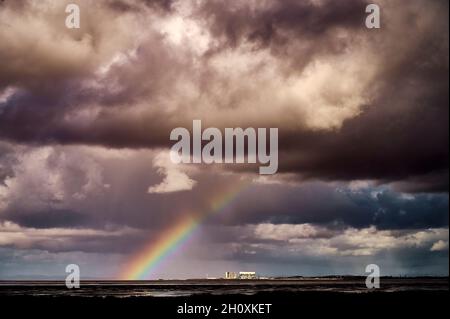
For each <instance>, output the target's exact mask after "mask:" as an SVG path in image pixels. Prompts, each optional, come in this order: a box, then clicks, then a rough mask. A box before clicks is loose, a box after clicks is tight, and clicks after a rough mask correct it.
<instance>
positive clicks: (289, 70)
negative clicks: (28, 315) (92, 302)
mask: <svg viewBox="0 0 450 319" xmlns="http://www.w3.org/2000/svg"><path fill="white" fill-rule="evenodd" d="M72 2H73V3H76V4H77V5H78V6H79V8H80V16H81V20H80V24H79V28H78V27H77V25H76V24H74V25H73V26H74V27H73V28H67V27H66V25H65V21H66V17H67V15H68V13H66V12H65V8H66V5H67V4H68V3H69V2H68V1H56V2H55V1H50V0H42V1H33V0H16V1H9V0H5V1H2V2H0V279H11V278H12V279H14V278H24V277H27V278H33V277H36V278H49V277H56V278H59V277H58V276H63V275H64V267H65V265H67V264H71V263H76V264H78V265H80V267H81V269H83V272H85V274H86V275H87V276H88V277H90V278H112V279H114V278H118V277H120V274H122V273H123V271H124V269H126V268H127V267H128V266H129V263H130V261H131V259H132V258H133V256H136V254H137V255H139V253H140V251H141V250H142V249H144V248H146V247H147V248H148V247H149V246H148V245H149V242H150V243H151V242H159V241H160V240H161V238H164V234H167V233H170V230H171V229H173V227H175V226H174V225H180V224H181V223H182V221H185V220H188V219H189V217H191V215H192V214H194V215H195V214H196V213H200V212H206V211H215V210H214V209H211V202H214V199H217V198H222V197H224V196H225V195H226V194H229V193H237V194H238V196H236V198H235V199H234V200H233V201H230V203H229V204H228V205H226V207H224V208H223V209H222V210H221V212H220V213H217V214H211V216H209V217H208V218H204V219H202V223H201V224H199V225H196V233H195V236H193V237H192V238H190V240H189V242H188V243H187V244H185V245H180V247H179V249H178V251H177V253H176V254H175V255H174V256H173V258H174V262H168V263H165V264H164V267H163V268H161V269H159V270H158V273H153V274H152V276H155V278H173V277H178V278H187V277H196V278H199V277H200V278H203V277H204V276H205V275H206V273H208V274H209V275H213V276H222V275H223V274H222V273H224V272H225V271H229V270H230V267H235V268H242V269H254V270H256V271H258V272H260V273H263V274H267V275H278V274H285V275H299V269H300V270H301V271H302V272H303V273H304V274H305V275H319V274H348V273H358V270H359V271H361V272H363V271H364V269H365V267H366V265H368V264H373V263H375V264H377V265H380V266H382V269H383V274H386V275H389V274H395V275H400V274H401V275H403V274H404V275H408V274H413V275H430V274H431V275H434V274H436V275H448V242H449V234H448V176H449V175H448V144H449V141H448V128H449V124H448V118H449V114H448V105H449V99H448V97H449V94H448V86H449V83H448V82H449V81H448V43H449V40H448V21H449V19H448V1H444V0H433V1H424V0H411V1H400V0H398V1H386V0H380V1H377V4H378V5H379V7H380V8H381V12H382V20H381V24H380V28H377V27H374V28H370V29H369V28H367V27H366V18H367V12H366V7H367V5H368V4H370V2H368V1H365V0H346V1H332V0H323V1H313V0H303V1H293V0H265V1H244V0H232V1H219V0H208V1H203V0H202V1H197V0H186V1H184V0H183V1H182V0H102V1H93V0H77V1H72ZM375 22H376V21H375ZM375 22H374V23H375ZM196 120H197V121H201V122H200V123H201V125H202V127H203V128H205V129H206V128H214V129H216V130H217V131H220V132H225V129H226V128H242V129H246V128H254V129H255V130H257V129H258V128H267V132H269V129H270V128H276V129H277V134H278V135H277V142H278V144H277V150H278V152H277V154H276V160H277V161H275V154H273V155H274V156H273V158H272V159H273V161H271V162H270V163H274V164H275V162H276V164H277V165H276V166H277V167H276V168H277V169H276V170H274V171H275V173H276V174H273V175H260V174H259V168H260V167H264V166H266V165H267V166H268V165H269V164H268V163H269V162H267V163H265V164H264V165H260V164H261V163H262V162H261V161H259V162H257V163H256V164H255V163H252V161H250V160H248V158H249V157H251V155H255V154H258V152H257V151H258V150H259V148H261V149H262V146H263V145H259V146H258V147H256V146H255V149H254V150H253V149H252V150H253V153H252V152H251V151H250V150H249V149H250V147H249V148H248V149H245V150H244V151H243V152H242V153H240V155H242V158H238V157H237V156H235V154H233V156H232V157H233V158H231V159H230V158H228V160H227V158H226V156H225V152H226V147H225V143H224V144H223V145H221V147H220V148H219V147H217V149H215V151H219V149H220V150H221V151H223V154H222V155H224V157H221V158H220V159H221V160H222V159H223V160H222V161H219V160H217V161H216V162H215V163H212V164H209V163H208V162H206V161H204V160H203V161H202V160H199V158H198V157H197V158H196V157H195V153H194V152H190V153H189V160H190V161H189V163H187V162H186V163H180V164H176V163H174V162H173V161H172V160H171V153H170V152H171V149H172V147H173V145H174V143H175V142H176V141H173V140H171V139H170V136H171V132H172V130H174V129H176V128H188V130H189V131H190V130H191V128H193V123H194V121H196ZM256 132H257V131H256ZM268 136H269V135H268ZM207 142H208V141H207V140H203V141H201V140H200V142H199V143H198V145H197V146H199V149H200V150H203V149H204V147H205V145H206V143H207ZM246 145H249V144H246ZM270 145H271V143H269V140H268V141H267V143H266V145H265V146H266V147H267V151H268V152H267V153H268V155H269V147H270ZM191 147H192V148H191ZM189 151H194V146H193V145H190V147H189ZM274 153H275V152H274ZM199 154H200V158H202V156H203V154H202V153H199ZM219 154H220V152H217V154H214V155H216V157H215V158H219V156H218V155H219ZM172 155H173V154H172ZM197 155H198V154H197ZM210 155H211V157H212V154H210ZM243 158H245V159H244V160H242V159H243ZM258 160H259V157H258ZM191 161H192V163H191ZM242 185H245V187H242ZM163 246H164V243H161V247H163ZM75 259H76V261H74V260H75ZM175 260H176V262H175ZM31 262H33V265H34V266H33V267H31V266H30V263H31ZM52 265H53V266H52ZM58 265H64V267H63V268H61V267H59V266H58ZM180 265H183V266H182V267H181V266H180ZM58 267H59V268H61V269H62V270H60V271H62V273H60V272H58V271H59V270H58V269H59V268H58ZM358 274H359V273H358ZM300 275H301V274H300ZM152 279H154V278H153V277H152Z"/></svg>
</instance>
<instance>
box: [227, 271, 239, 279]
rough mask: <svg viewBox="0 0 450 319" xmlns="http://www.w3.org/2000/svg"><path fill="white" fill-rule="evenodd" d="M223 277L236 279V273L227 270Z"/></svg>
mask: <svg viewBox="0 0 450 319" xmlns="http://www.w3.org/2000/svg"><path fill="white" fill-rule="evenodd" d="M225 279H238V274H237V273H235V272H229V271H227V272H226V273H225Z"/></svg>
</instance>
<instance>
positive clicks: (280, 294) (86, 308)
mask: <svg viewBox="0 0 450 319" xmlns="http://www.w3.org/2000/svg"><path fill="white" fill-rule="evenodd" d="M106 287H107V288H105V285H103V284H102V285H100V284H95V283H93V284H90V285H89V286H88V287H86V288H84V290H83V288H81V289H79V290H78V292H76V293H75V292H74V291H73V290H71V291H70V292H68V291H67V290H66V289H65V288H64V287H61V286H58V287H55V286H45V285H39V286H31V285H28V286H21V285H14V286H8V285H5V284H3V285H2V284H0V307H1V310H2V313H10V312H8V310H11V311H12V314H14V315H15V316H17V317H20V316H21V315H27V314H32V315H33V316H37V317H41V316H42V317H44V318H61V317H65V316H66V315H70V316H80V317H89V318H91V317H95V316H99V318H104V317H106V316H107V315H110V314H113V315H114V317H116V316H120V317H122V316H123V317H126V318H135V317H137V316H140V317H144V318H231V319H236V318H281V319H284V318H310V317H311V316H313V317H319V318H320V317H323V316H327V317H336V318H340V317H343V318H364V317H375V316H377V317H391V316H393V315H394V314H399V315H400V316H401V318H405V317H406V316H413V317H414V318H415V317H417V316H419V317H424V318H432V317H433V316H437V315H440V314H445V313H446V312H447V309H448V305H447V304H448V295H449V294H448V280H447V279H445V280H440V281H439V282H432V283H431V284H430V282H427V283H426V284H424V283H421V282H415V283H414V284H410V283H407V284H406V285H403V284H402V285H399V284H391V285H390V286H388V288H385V289H380V290H377V291H367V290H364V289H360V285H359V283H358V285H357V286H355V283H352V284H347V283H341V282H337V283H333V282H316V283H306V284H305V282H280V283H278V284H277V283H276V282H265V283H232V284H230V283H227V284H222V283H214V284H208V283H195V284H193V283H185V284H179V283H176V284H174V285H170V284H160V283H154V284H150V285H149V284H146V285H132V286H130V285H114V284H112V285H111V284H108V285H107V286H106ZM352 287H353V289H351V288H352ZM147 291H150V292H152V293H150V294H149V295H145V293H146V292H147ZM153 291H156V292H157V291H166V292H170V291H172V292H173V296H171V297H170V296H169V295H170V294H166V295H164V296H163V295H158V294H157V293H155V294H154V293H153ZM123 292H126V293H123ZM183 293H185V295H183ZM156 296H157V297H156ZM260 304H262V305H266V304H270V305H271V306H270V312H269V313H267V307H265V306H262V307H257V308H255V307H251V308H250V307H248V306H247V305H260ZM238 305H242V306H238ZM189 306H192V307H194V306H208V307H210V312H209V315H208V316H206V313H204V312H202V313H197V314H179V313H178V311H179V310H180V309H183V311H186V310H189V309H194V308H189ZM180 307H181V308H180ZM202 309H204V308H197V310H202ZM234 309H235V310H234ZM255 309H257V312H255ZM223 310H226V312H227V313H222V311H223ZM239 310H241V311H244V313H239V312H240V311H239ZM260 310H264V312H266V313H258V312H260Z"/></svg>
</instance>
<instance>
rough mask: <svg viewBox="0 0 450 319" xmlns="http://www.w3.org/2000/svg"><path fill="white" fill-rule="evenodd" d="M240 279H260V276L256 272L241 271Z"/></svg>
mask: <svg viewBox="0 0 450 319" xmlns="http://www.w3.org/2000/svg"><path fill="white" fill-rule="evenodd" d="M239 279H243V280H253V279H258V277H257V276H256V272H248V271H246V272H244V271H241V272H240V273H239Z"/></svg>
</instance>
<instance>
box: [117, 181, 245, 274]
mask: <svg viewBox="0 0 450 319" xmlns="http://www.w3.org/2000/svg"><path fill="white" fill-rule="evenodd" d="M246 186H247V183H245V182H241V183H240V184H239V185H235V188H234V189H233V190H230V191H227V192H225V193H224V194H221V195H220V197H218V198H214V199H213V200H211V201H210V205H208V209H207V210H205V211H204V212H201V213H196V214H188V215H187V216H183V218H181V219H180V220H178V221H177V222H176V223H175V224H174V225H173V226H172V227H170V228H169V229H167V230H166V231H165V232H163V233H162V234H161V235H160V236H159V237H158V238H157V239H154V238H153V239H152V240H151V241H150V242H149V243H148V244H147V245H146V246H145V247H144V248H143V249H142V250H141V251H139V252H138V253H137V254H136V255H135V256H133V257H132V260H131V262H129V263H127V264H126V266H125V268H124V270H123V271H122V273H121V274H120V279H122V280H146V279H149V278H150V277H151V275H152V274H153V273H154V272H155V270H156V269H157V268H158V266H160V265H161V263H162V262H163V261H164V260H165V259H166V258H168V257H169V256H171V255H172V254H173V253H174V252H176V251H178V250H179V249H181V247H183V246H184V245H185V244H186V243H187V242H188V241H189V239H190V238H191V237H192V235H193V234H194V233H195V231H196V230H197V229H198V228H199V226H200V225H201V224H202V222H203V221H204V220H205V219H207V218H208V217H210V216H211V215H213V214H216V213H219V212H221V211H222V210H223V209H224V208H226V206H227V205H229V204H230V203H231V202H233V200H234V199H235V198H236V197H237V196H238V195H239V194H240V193H241V192H242V191H243V190H244V189H245V188H246ZM183 215H185V214H183Z"/></svg>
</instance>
